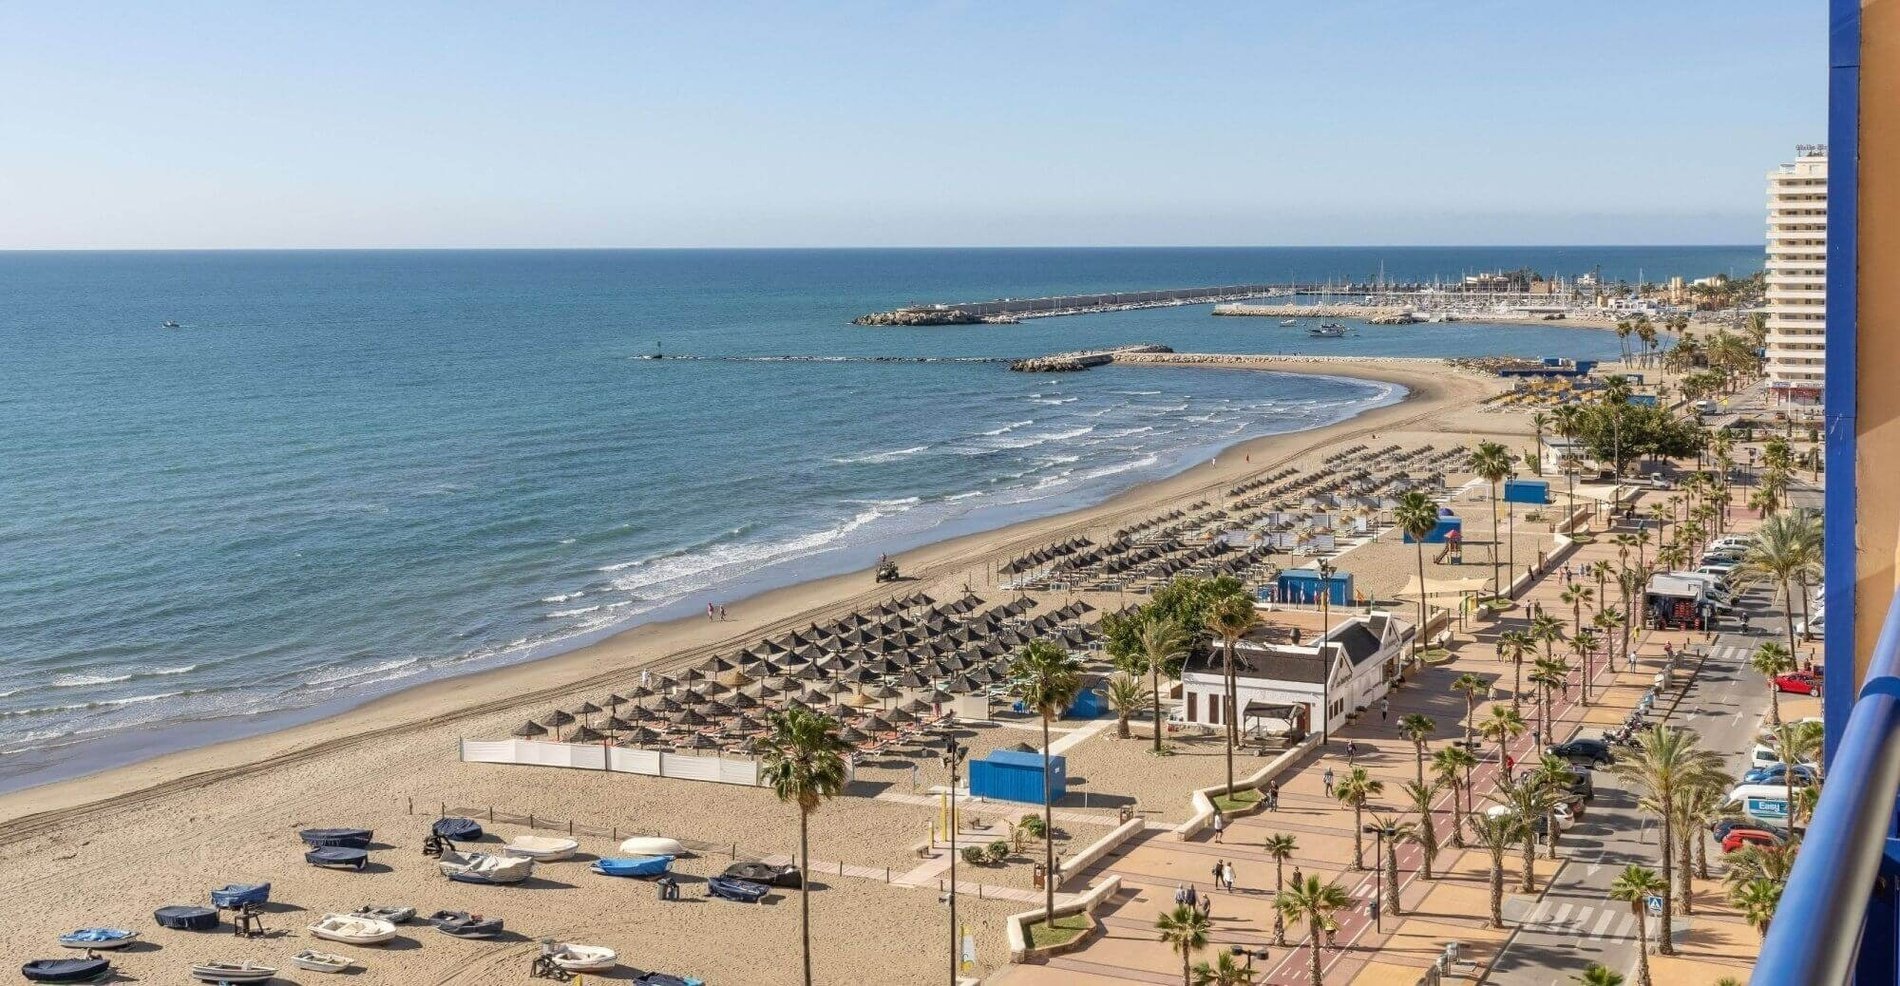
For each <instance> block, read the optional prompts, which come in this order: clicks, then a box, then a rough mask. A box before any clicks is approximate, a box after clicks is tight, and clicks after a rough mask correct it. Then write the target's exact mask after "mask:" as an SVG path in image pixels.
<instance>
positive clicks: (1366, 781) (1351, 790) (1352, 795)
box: [1333, 767, 1385, 870]
mask: <svg viewBox="0 0 1900 986" xmlns="http://www.w3.org/2000/svg"><path fill="white" fill-rule="evenodd" d="M1384 793H1385V782H1384V781H1380V780H1374V779H1373V777H1372V774H1371V773H1369V772H1367V770H1366V768H1364V767H1354V768H1352V769H1351V770H1348V771H1346V776H1345V777H1342V778H1340V779H1339V783H1337V784H1334V785H1333V797H1335V798H1338V799H1339V800H1340V803H1342V804H1346V805H1350V806H1351V807H1352V860H1353V863H1352V865H1353V867H1354V868H1355V869H1361V870H1363V869H1365V868H1366V834H1365V832H1363V831H1361V830H1362V829H1364V828H1365V825H1364V822H1365V813H1366V803H1367V802H1368V801H1370V800H1372V799H1373V798H1376V797H1378V796H1379V795H1381V794H1384Z"/></svg>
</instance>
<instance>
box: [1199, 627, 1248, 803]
mask: <svg viewBox="0 0 1900 986" xmlns="http://www.w3.org/2000/svg"><path fill="white" fill-rule="evenodd" d="M1259 625H1260V613H1259V612H1258V611H1257V610H1255V609H1254V608H1253V600H1251V599H1248V598H1246V597H1245V596H1234V597H1232V598H1229V599H1226V600H1224V601H1222V603H1221V604H1220V607H1219V608H1218V609H1216V610H1214V615H1213V616H1212V618H1210V619H1209V620H1208V626H1209V627H1210V628H1211V629H1212V630H1213V631H1214V632H1215V633H1218V634H1220V639H1221V643H1222V644H1224V645H1226V646H1225V650H1226V654H1227V657H1226V667H1225V668H1224V669H1223V671H1222V676H1221V680H1222V688H1223V689H1225V691H1226V695H1225V696H1224V697H1223V698H1222V699H1221V705H1222V706H1223V708H1222V710H1221V711H1222V718H1224V719H1226V720H1227V791H1228V793H1230V794H1231V793H1233V790H1234V744H1236V743H1238V742H1240V709H1239V708H1237V707H1236V706H1238V705H1239V704H1240V702H1239V697H1240V694H1239V693H1240V689H1239V686H1238V684H1237V682H1236V679H1235V678H1234V647H1235V646H1236V645H1238V644H1239V643H1240V638H1242V637H1245V636H1246V635H1247V631H1249V630H1252V629H1253V628H1254V627H1257V626H1259Z"/></svg>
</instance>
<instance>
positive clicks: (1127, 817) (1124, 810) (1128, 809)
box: [1115, 805, 1135, 825]
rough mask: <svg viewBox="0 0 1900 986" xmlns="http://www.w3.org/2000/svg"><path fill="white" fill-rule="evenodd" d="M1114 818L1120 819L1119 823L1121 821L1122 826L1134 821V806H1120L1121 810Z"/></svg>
mask: <svg viewBox="0 0 1900 986" xmlns="http://www.w3.org/2000/svg"><path fill="white" fill-rule="evenodd" d="M1115 817H1117V818H1119V819H1121V821H1122V824H1124V825H1126V824H1128V823H1129V822H1130V821H1132V820H1133V819H1134V817H1135V808H1134V806H1133V805H1122V807H1121V810H1120V811H1118V812H1116V813H1115Z"/></svg>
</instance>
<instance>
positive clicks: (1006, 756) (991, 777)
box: [970, 750, 1069, 805]
mask: <svg viewBox="0 0 1900 986" xmlns="http://www.w3.org/2000/svg"><path fill="white" fill-rule="evenodd" d="M1068 790H1069V761H1068V759H1067V758H1065V757H1062V756H1059V755H1058V756H1052V757H1050V758H1049V777H1048V784H1047V785H1046V786H1045V785H1044V783H1043V773H1042V754H1040V753H1024V752H1022V751H1020V750H991V751H990V755H989V756H987V757H984V758H983V759H981V760H972V761H970V794H971V795H972V796H974V797H978V798H993V799H995V800H997V801H1019V802H1022V803H1023V804H1030V805H1039V804H1043V803H1044V801H1043V798H1044V792H1045V791H1046V792H1047V796H1048V797H1049V798H1050V799H1051V800H1052V801H1060V800H1062V796H1063V795H1065V794H1067V793H1068Z"/></svg>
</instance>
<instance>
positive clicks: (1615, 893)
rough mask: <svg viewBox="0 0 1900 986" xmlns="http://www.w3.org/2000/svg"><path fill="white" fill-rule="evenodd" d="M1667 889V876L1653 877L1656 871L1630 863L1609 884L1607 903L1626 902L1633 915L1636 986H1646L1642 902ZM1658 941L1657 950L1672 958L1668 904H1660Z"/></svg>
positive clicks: (1645, 913)
mask: <svg viewBox="0 0 1900 986" xmlns="http://www.w3.org/2000/svg"><path fill="white" fill-rule="evenodd" d="M1668 889H1669V878H1668V877H1666V876H1665V877H1660V878H1659V877H1657V876H1656V871H1655V870H1652V869H1648V868H1646V867H1642V866H1637V865H1635V864H1634V863H1632V864H1630V865H1628V866H1625V867H1623V874H1622V875H1621V876H1619V877H1617V878H1616V882H1615V883H1612V884H1610V899H1611V900H1626V901H1629V905H1630V910H1632V911H1634V912H1636V986H1650V983H1649V919H1648V909H1647V905H1646V901H1647V899H1648V898H1650V897H1652V896H1654V895H1656V894H1659V893H1662V892H1663V891H1666V890H1668ZM1660 933H1661V935H1662V942H1661V943H1660V944H1659V945H1658V946H1657V951H1659V952H1661V953H1662V954H1664V955H1674V954H1676V953H1675V946H1673V945H1671V944H1670V943H1669V934H1670V932H1669V904H1668V902H1667V901H1666V900H1665V901H1664V902H1663V925H1662V929H1661V932H1660Z"/></svg>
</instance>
